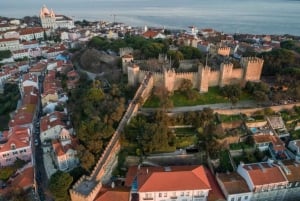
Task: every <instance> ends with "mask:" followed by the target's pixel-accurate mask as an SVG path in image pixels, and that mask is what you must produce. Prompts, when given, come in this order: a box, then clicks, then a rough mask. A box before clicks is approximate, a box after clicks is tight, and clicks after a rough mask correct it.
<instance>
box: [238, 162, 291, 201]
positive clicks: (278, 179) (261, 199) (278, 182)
mask: <svg viewBox="0 0 300 201" xmlns="http://www.w3.org/2000/svg"><path fill="white" fill-rule="evenodd" d="M237 172H238V173H239V174H240V175H241V176H242V177H243V178H244V179H245V181H246V183H247V185H248V187H249V189H250V191H252V192H253V196H252V199H251V200H253V201H265V200H284V198H285V195H286V192H287V189H286V188H287V185H288V183H289V182H288V180H287V178H286V177H285V175H284V173H283V171H282V170H281V168H280V167H279V166H278V165H275V164H273V163H271V162H262V163H252V164H243V163H241V164H240V165H239V166H238V169H237Z"/></svg>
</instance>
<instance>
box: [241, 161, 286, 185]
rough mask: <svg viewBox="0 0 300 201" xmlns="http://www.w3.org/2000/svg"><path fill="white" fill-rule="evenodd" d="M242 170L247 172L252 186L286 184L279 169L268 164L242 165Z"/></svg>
mask: <svg viewBox="0 0 300 201" xmlns="http://www.w3.org/2000/svg"><path fill="white" fill-rule="evenodd" d="M243 168H244V169H246V170H247V171H248V174H249V176H250V178H251V180H252V182H253V184H254V186H260V185H264V184H273V183H281V182H286V181H287V180H286V179H285V178H284V175H283V174H282V172H281V171H280V169H279V167H277V166H275V165H273V164H269V163H255V164H246V165H243Z"/></svg>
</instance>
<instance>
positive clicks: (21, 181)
mask: <svg viewBox="0 0 300 201" xmlns="http://www.w3.org/2000/svg"><path fill="white" fill-rule="evenodd" d="M33 184H34V181H33V167H32V166H31V167H28V168H26V169H25V170H23V171H22V172H21V173H20V174H19V175H18V176H17V177H16V178H14V180H13V181H12V185H13V186H15V187H19V188H22V189H24V190H26V189H28V188H30V187H32V186H33Z"/></svg>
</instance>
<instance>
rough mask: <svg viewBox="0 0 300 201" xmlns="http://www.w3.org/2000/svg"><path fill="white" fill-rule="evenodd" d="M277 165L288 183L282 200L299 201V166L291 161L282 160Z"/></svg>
mask: <svg viewBox="0 0 300 201" xmlns="http://www.w3.org/2000/svg"><path fill="white" fill-rule="evenodd" d="M279 165H280V167H281V169H282V170H283V172H284V174H285V176H286V178H287V180H288V182H289V184H288V185H287V192H286V196H285V198H284V200H285V201H294V200H300V193H299V192H300V164H299V163H298V162H295V161H292V160H284V161H282V162H279Z"/></svg>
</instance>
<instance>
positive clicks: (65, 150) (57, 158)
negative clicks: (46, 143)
mask: <svg viewBox="0 0 300 201" xmlns="http://www.w3.org/2000/svg"><path fill="white" fill-rule="evenodd" d="M58 138H59V139H58V140H53V141H52V148H53V159H54V162H55V164H56V165H57V167H58V169H59V170H61V171H66V170H71V169H73V168H74V167H76V166H77V165H78V163H79V159H78V158H77V151H76V150H75V146H76V142H75V139H73V138H72V137H71V135H70V133H69V131H68V130H66V129H64V128H63V129H62V130H61V131H60V134H59V137H58Z"/></svg>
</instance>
